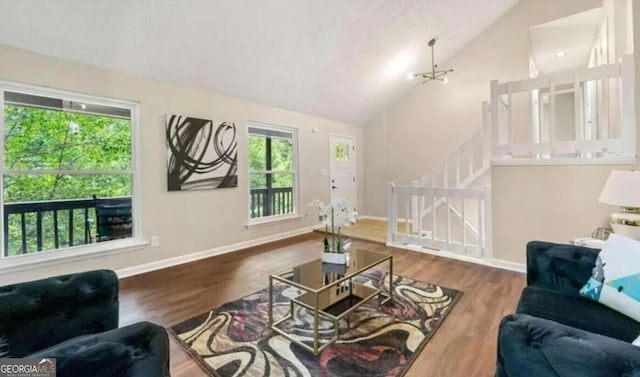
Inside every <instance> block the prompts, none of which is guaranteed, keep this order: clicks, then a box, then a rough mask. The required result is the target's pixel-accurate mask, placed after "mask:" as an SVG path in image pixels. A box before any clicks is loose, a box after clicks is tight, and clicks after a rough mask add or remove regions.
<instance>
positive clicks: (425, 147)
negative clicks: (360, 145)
mask: <svg viewBox="0 0 640 377" xmlns="http://www.w3.org/2000/svg"><path fill="white" fill-rule="evenodd" d="M600 5H602V1H598V0H563V1H557V0H521V1H520V2H519V3H518V4H516V5H515V6H514V7H513V8H512V9H511V10H510V11H508V12H507V13H506V14H505V15H504V16H503V17H501V18H500V19H499V20H498V21H497V22H495V23H494V24H493V25H491V26H490V27H489V28H487V29H486V30H485V31H483V32H482V33H481V34H480V35H478V36H477V37H476V38H475V39H474V40H473V41H471V42H470V43H469V44H468V45H467V46H465V47H464V48H463V49H462V50H461V51H460V52H458V53H457V54H456V55H455V56H454V57H453V58H452V59H451V60H449V61H447V62H446V64H443V67H446V68H449V67H452V68H455V69H456V71H455V72H454V73H452V74H451V75H450V81H449V84H448V85H446V86H444V85H441V84H440V83H428V84H425V85H417V86H416V88H415V89H414V90H413V91H411V92H410V93H409V94H408V95H407V96H406V97H404V98H402V99H401V100H400V101H398V102H397V103H395V104H394V105H393V106H390V107H389V108H388V109H386V111H385V112H384V113H382V114H380V115H378V116H377V117H376V118H375V119H373V120H372V121H371V122H370V123H369V124H368V125H367V127H365V140H366V142H367V150H366V153H365V155H366V159H367V164H366V166H365V169H366V179H367V181H366V183H367V190H366V200H365V203H366V209H367V211H368V214H370V215H374V216H384V215H385V204H384V203H385V184H386V182H388V181H394V182H401V183H406V182H409V181H411V180H413V179H416V178H418V177H419V176H421V175H423V174H425V173H427V172H428V171H429V169H430V168H431V167H433V166H435V165H436V164H437V163H438V162H439V161H440V160H441V159H443V158H444V157H445V156H446V154H447V153H448V152H450V151H451V150H453V149H454V148H455V147H457V146H458V145H459V144H460V143H461V142H463V141H464V140H465V139H466V138H467V137H468V136H470V135H472V133H473V132H474V131H475V130H477V129H479V128H480V127H481V119H482V117H481V102H482V101H484V100H488V99H489V94H490V88H489V82H490V81H491V80H493V79H498V80H500V81H508V80H512V79H522V78H526V77H528V75H529V46H530V44H529V27H531V26H534V25H537V24H540V23H544V22H548V21H551V20H554V19H557V18H561V17H564V16H567V15H570V14H574V13H578V12H581V11H584V10H588V9H591V8H594V7H598V6H600ZM635 8H640V7H635ZM634 12H635V15H636V18H635V19H640V17H639V16H638V9H635V10H634ZM636 27H637V28H638V25H637V23H636ZM638 32H639V31H638V30H636V31H635V36H636V37H635V45H636V51H640V50H638V40H639V39H640V37H639V36H638ZM443 43H444V42H443ZM638 65H640V64H637V66H636V70H638ZM638 77H640V75H638ZM637 86H638V87H640V85H637ZM639 114H640V112H639ZM611 168H612V167H611V166H572V167H570V166H555V167H497V168H493V169H492V187H493V188H492V192H493V216H494V217H493V226H494V244H493V245H494V250H493V253H494V257H495V258H497V259H502V260H506V261H512V262H516V263H523V262H524V247H525V244H526V242H527V241H529V240H532V239H543V240H552V241H559V242H567V241H568V240H570V239H573V238H575V237H580V236H589V235H590V233H591V231H592V230H593V229H595V228H596V227H598V226H602V225H604V224H606V218H607V214H608V213H609V212H610V211H611V209H612V208H611V207H608V206H604V205H601V204H599V203H598V202H597V198H598V195H599V192H600V190H601V188H602V186H603V184H604V182H605V181H606V178H607V175H608V173H609V171H610V170H611ZM625 168H628V166H625ZM380 170H382V171H383V173H380Z"/></svg>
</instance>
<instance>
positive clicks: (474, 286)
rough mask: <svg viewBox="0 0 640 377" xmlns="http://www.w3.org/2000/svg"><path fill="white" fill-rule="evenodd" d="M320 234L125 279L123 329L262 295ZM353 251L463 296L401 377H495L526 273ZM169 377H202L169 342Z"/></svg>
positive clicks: (311, 253) (400, 253) (310, 253)
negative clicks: (385, 259)
mask: <svg viewBox="0 0 640 377" xmlns="http://www.w3.org/2000/svg"><path fill="white" fill-rule="evenodd" d="M321 240H322V235H321V234H318V233H311V234H308V235H303V236H300V237H296V238H292V239H289V240H284V241H279V242H275V243H271V244H268V245H263V246H259V247H254V248H251V249H248V250H246V251H239V252H235V253H230V254H226V255H221V256H217V257H213V258H208V259H204V260H200V261H196V262H192V263H188V264H183V265H180V266H176V267H171V268H168V269H164V270H159V271H154V272H150V273H147V274H143V275H138V276H134V277H131V278H127V279H123V280H122V281H121V283H120V305H121V306H120V313H121V321H120V322H121V325H126V324H130V323H133V322H136V321H141V320H147V321H152V322H155V323H158V324H160V325H163V326H171V325H174V324H176V323H179V322H182V321H184V320H186V319H188V318H190V317H192V316H194V315H197V314H201V313H203V312H205V311H207V310H209V309H211V308H214V307H217V306H220V305H221V304H223V303H225V302H227V301H231V300H234V299H237V298H240V297H242V296H244V295H247V294H249V293H251V292H254V291H257V290H259V289H261V288H264V287H266V286H267V284H268V278H267V276H268V274H270V273H275V272H279V271H281V270H284V269H287V268H290V267H292V266H294V265H296V264H299V263H302V262H306V261H310V260H313V259H315V258H318V257H319V255H320V252H321V246H320V245H321ZM353 246H354V247H362V248H368V249H370V250H378V251H383V252H387V253H390V254H392V255H393V258H394V272H395V273H397V274H400V275H404V276H408V277H410V278H413V279H418V280H422V281H427V282H431V283H435V284H439V285H443V286H446V287H450V288H455V289H458V290H461V291H463V292H464V295H463V296H462V299H461V300H460V302H459V303H458V304H457V305H456V307H455V308H454V309H453V311H452V312H451V314H450V315H449V316H448V318H447V319H446V320H445V321H444V323H443V324H442V326H441V327H440V329H439V330H438V331H437V332H436V334H435V335H434V336H433V338H432V339H431V340H430V341H429V343H428V344H427V346H426V347H425V348H424V350H423V351H422V353H421V354H420V355H419V356H418V358H417V360H416V361H415V363H414V364H413V366H412V367H411V368H410V370H409V372H408V373H407V374H406V377H431V376H433V377H436V376H437V377H449V376H450V377H458V376H487V377H488V376H493V374H494V371H495V361H496V336H497V331H498V324H499V322H500V319H501V318H502V317H503V316H504V315H506V314H508V313H511V312H513V311H514V309H515V305H516V302H517V300H518V297H519V294H520V291H521V290H522V288H523V287H524V285H525V278H524V275H523V274H519V273H515V272H509V271H503V270H499V269H494V268H490V267H484V266H479V265H475V264H470V263H465V262H460V261H454V260H450V259H445V258H439V257H435V256H431V255H426V254H421V253H417V252H412V251H405V250H400V249H395V248H389V247H386V246H383V245H380V244H376V243H370V242H365V241H354V245H353ZM171 373H172V375H173V376H174V377H199V376H203V377H205V376H206V374H205V373H204V372H203V371H202V370H201V368H200V367H199V366H198V365H197V364H196V363H195V362H194V361H193V360H192V359H191V358H190V357H189V356H188V355H187V354H186V353H185V352H184V351H183V350H182V349H181V348H180V347H179V346H178V345H177V343H176V342H175V341H174V340H173V339H172V340H171Z"/></svg>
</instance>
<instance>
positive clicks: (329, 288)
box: [268, 249, 393, 355]
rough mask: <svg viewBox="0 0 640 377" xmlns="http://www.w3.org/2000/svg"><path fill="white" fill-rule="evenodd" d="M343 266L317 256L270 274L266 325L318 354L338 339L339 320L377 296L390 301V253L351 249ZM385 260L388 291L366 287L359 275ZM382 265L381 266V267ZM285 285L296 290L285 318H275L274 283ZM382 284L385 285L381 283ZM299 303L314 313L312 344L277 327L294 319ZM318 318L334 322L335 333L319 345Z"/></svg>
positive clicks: (379, 303)
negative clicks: (309, 260) (361, 282)
mask: <svg viewBox="0 0 640 377" xmlns="http://www.w3.org/2000/svg"><path fill="white" fill-rule="evenodd" d="M348 253H349V258H348V262H347V264H346V265H336V264H328V263H322V261H321V260H320V259H316V260H313V261H311V262H307V263H304V264H301V265H299V266H296V267H293V268H292V269H290V270H287V271H284V272H281V273H278V274H273V275H269V308H268V310H269V328H270V329H271V330H272V331H273V332H276V333H278V334H280V335H282V336H284V337H285V338H287V339H288V340H290V341H291V342H293V343H295V344H297V345H299V346H300V347H302V348H304V349H306V350H307V351H309V352H312V353H313V354H314V355H318V354H319V353H320V352H322V350H324V349H325V348H326V347H328V346H329V345H331V344H332V343H333V342H335V341H336V340H338V335H339V330H340V326H339V321H340V320H341V319H342V318H344V317H346V316H348V315H349V314H350V313H352V312H353V311H354V310H355V309H357V308H358V307H360V306H361V305H364V304H365V303H367V302H369V301H370V300H371V299H373V298H376V297H377V298H378V305H384V304H386V303H388V302H393V287H392V286H391V285H392V281H393V279H392V278H391V276H393V258H392V257H391V255H387V254H383V253H378V252H373V251H369V250H364V249H355V250H350V251H349V252H348ZM384 263H388V272H389V279H388V281H389V285H390V286H389V291H388V293H385V292H383V291H382V289H381V288H376V287H372V286H368V285H367V286H365V285H363V284H360V283H359V282H358V277H359V276H360V275H361V274H363V273H364V272H366V271H369V270H372V269H373V268H374V267H377V266H380V265H382V264H384ZM383 267H384V266H383ZM278 283H280V284H285V285H287V286H290V287H294V288H297V293H295V294H293V295H292V296H289V297H288V298H289V309H288V313H287V315H286V316H285V317H284V318H280V319H278V320H275V321H274V318H273V316H274V300H273V290H274V289H273V288H274V284H278ZM383 285H384V284H383ZM296 305H299V306H301V307H304V308H306V309H308V310H309V312H310V313H312V315H313V329H312V331H313V333H312V335H313V336H312V337H311V338H312V342H311V343H312V346H309V345H308V344H305V343H303V342H302V341H300V340H298V339H296V337H294V336H292V334H289V333H287V332H286V331H285V330H284V329H282V328H280V327H279V326H280V325H281V324H283V323H284V322H285V321H290V320H295V313H294V310H295V307H296ZM320 317H323V318H325V319H328V320H330V321H332V322H333V326H334V332H333V336H332V338H331V339H329V340H325V341H324V344H320V340H319V338H318V327H319V326H318V325H319V320H320Z"/></svg>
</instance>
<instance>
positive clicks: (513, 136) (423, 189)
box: [387, 56, 636, 264]
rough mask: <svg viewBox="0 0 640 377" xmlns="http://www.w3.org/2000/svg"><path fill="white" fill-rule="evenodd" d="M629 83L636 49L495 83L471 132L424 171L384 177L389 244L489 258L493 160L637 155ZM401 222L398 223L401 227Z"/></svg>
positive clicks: (574, 160)
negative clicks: (401, 181)
mask: <svg viewBox="0 0 640 377" xmlns="http://www.w3.org/2000/svg"><path fill="white" fill-rule="evenodd" d="M634 82H635V78H634V64H633V56H624V57H622V59H621V61H620V62H619V63H616V64H606V65H601V66H598V67H592V68H580V69H575V70H572V71H565V72H560V73H556V74H553V75H550V76H544V77H537V78H529V79H524V80H517V81H512V82H505V83H499V82H498V81H497V80H494V81H492V82H491V102H484V103H483V104H482V126H481V127H480V129H479V130H478V131H476V132H475V133H474V134H473V135H472V136H471V137H469V138H468V139H467V140H465V141H464V142H463V143H462V144H461V145H460V146H458V147H457V148H456V149H454V150H453V151H452V152H451V153H449V154H448V155H447V156H446V158H445V159H444V160H442V161H441V162H440V163H439V164H438V165H437V166H435V167H433V168H432V169H431V171H430V172H429V173H428V174H426V175H424V176H422V177H420V178H419V179H416V180H414V181H413V182H411V183H410V184H405V185H396V184H394V183H389V185H388V188H387V219H388V221H387V224H388V228H387V244H388V245H391V246H397V247H406V248H410V249H413V250H419V251H423V252H428V253H434V254H438V255H444V256H451V257H454V258H457V259H464V260H470V261H473V262H479V263H483V264H487V263H488V264H491V261H492V248H491V241H492V237H491V235H492V221H491V187H490V185H486V184H488V183H490V170H491V166H502V165H542V164H543V165H559V164H574V165H575V164H605V163H629V162H635V160H636V150H635V145H636V118H635V107H634V106H635V88H634ZM567 95H569V97H566V96H567ZM562 96H564V97H562ZM567 98H571V100H572V101H573V102H572V103H570V105H568V106H567V104H566V102H567V101H566V100H567ZM562 105H564V106H565V107H567V108H566V109H563V108H562ZM526 110H528V111H529V114H523V113H522V111H526ZM563 111H572V118H573V123H562V122H561V121H559V119H564V118H561V117H559V116H558V114H559V113H560V112H563ZM565 115H566V114H565ZM565 118H566V117H565ZM523 119H524V121H523ZM527 119H528V121H527ZM522 135H526V137H527V140H522ZM483 177H488V178H489V180H488V182H481V181H482V179H483ZM483 184H484V185H483ZM398 221H400V222H401V223H402V222H405V227H404V231H403V232H399V231H398Z"/></svg>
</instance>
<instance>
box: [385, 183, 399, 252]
mask: <svg viewBox="0 0 640 377" xmlns="http://www.w3.org/2000/svg"><path fill="white" fill-rule="evenodd" d="M394 186H395V184H394V183H393V182H389V183H387V244H392V243H393V242H394V241H395V240H394V236H395V234H396V232H397V229H396V228H397V226H398V221H397V218H396V217H397V213H396V207H397V205H398V203H397V198H396V197H395V189H394Z"/></svg>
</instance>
